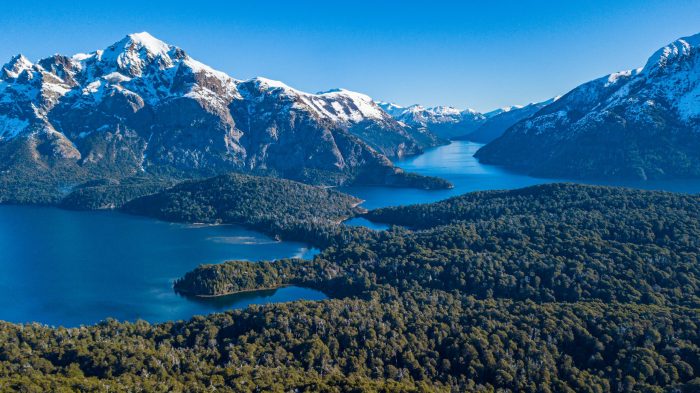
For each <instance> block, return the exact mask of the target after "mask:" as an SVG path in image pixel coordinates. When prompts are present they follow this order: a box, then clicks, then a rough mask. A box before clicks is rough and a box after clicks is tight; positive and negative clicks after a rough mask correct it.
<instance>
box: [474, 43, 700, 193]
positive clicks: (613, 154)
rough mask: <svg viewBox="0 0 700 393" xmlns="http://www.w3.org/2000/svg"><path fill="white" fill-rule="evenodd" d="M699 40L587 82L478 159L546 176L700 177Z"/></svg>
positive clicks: (520, 125)
mask: <svg viewBox="0 0 700 393" xmlns="http://www.w3.org/2000/svg"><path fill="white" fill-rule="evenodd" d="M699 91H700V35H694V36H691V37H685V38H681V39H678V40H676V41H675V42H673V43H671V44H669V45H667V46H665V47H663V48H661V49H659V50H658V51H657V52H656V53H654V54H653V55H652V56H651V57H650V58H649V60H648V61H647V63H646V65H645V66H644V67H642V68H639V69H636V70H629V71H623V72H617V73H613V74H610V75H607V76H604V77H602V78H599V79H596V80H593V81H591V82H588V83H585V84H583V85H581V86H579V87H577V88H575V89H573V90H572V91H570V92H569V93H567V94H566V95H564V96H563V97H561V98H560V99H559V100H557V101H556V102H554V103H552V104H551V105H548V106H546V107H544V108H543V109H542V110H540V111H539V112H537V113H536V115H534V116H532V117H530V118H528V119H525V120H522V121H520V122H519V123H517V124H516V125H514V126H513V127H511V128H510V129H509V130H508V131H507V132H506V133H505V134H504V135H503V136H502V137H500V138H498V139H496V140H494V141H493V142H491V143H490V144H488V145H486V146H484V147H483V148H482V149H481V150H479V151H478V152H477V153H476V157H477V158H478V159H479V160H480V161H482V162H484V163H488V164H497V165H503V166H506V167H508V168H510V169H513V170H517V171H520V172H524V173H528V174H532V175H536V176H545V177H565V178H575V179H601V178H608V179H678V178H681V179H682V178H697V177H700V109H699V108H700V94H699Z"/></svg>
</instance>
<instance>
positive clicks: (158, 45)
mask: <svg viewBox="0 0 700 393" xmlns="http://www.w3.org/2000/svg"><path fill="white" fill-rule="evenodd" d="M124 41H125V42H127V43H130V44H133V45H137V46H139V47H141V48H144V49H146V50H147V51H148V52H150V53H157V54H164V53H165V54H167V53H168V52H169V51H170V49H172V46H171V45H168V44H166V43H165V42H163V41H161V40H159V39H157V38H156V37H154V36H152V35H151V34H150V33H148V32H146V31H143V32H141V33H132V34H129V35H127V36H126V37H124V39H123V40H122V41H120V42H124Z"/></svg>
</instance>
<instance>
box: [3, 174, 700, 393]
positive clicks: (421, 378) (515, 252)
mask: <svg viewBox="0 0 700 393" xmlns="http://www.w3.org/2000/svg"><path fill="white" fill-rule="evenodd" d="M176 188H177V187H176ZM195 195H196V193H195ZM176 200H180V199H179V198H178V199H176ZM178 211H179V210H178ZM320 214H321V216H322V217H323V214H324V213H320ZM193 217H198V216H193ZM205 217H217V216H216V215H214V216H211V215H205ZM326 217H327V218H328V217H331V216H326ZM368 217H369V218H372V219H374V220H381V221H385V222H389V223H394V224H400V225H404V226H408V227H410V228H413V229H406V228H402V227H393V228H392V229H390V230H388V231H383V232H373V231H369V230H366V229H362V228H344V229H342V227H341V226H337V225H325V226H319V227H313V226H309V227H308V228H315V229H314V230H319V231H320V232H321V234H319V235H317V236H318V237H319V238H320V237H324V238H325V239H327V242H326V244H327V247H326V248H325V250H324V251H323V253H322V254H321V255H319V256H317V257H316V258H314V260H312V261H302V260H280V261H275V262H260V263H251V262H227V263H225V264H221V265H203V266H200V267H199V268H197V269H196V270H194V271H192V272H190V273H188V274H187V275H186V276H185V277H183V278H182V279H181V280H179V281H178V282H177V284H176V287H177V289H178V290H179V291H181V292H185V293H188V294H195V295H218V294H225V293H230V292H235V291H242V290H251V289H255V288H267V287H276V286H280V285H286V284H297V285H305V286H309V287H314V288H319V289H322V290H323V291H324V292H326V293H327V294H328V295H329V296H330V297H331V299H329V300H326V301H321V302H292V303H283V304H275V305H269V306H252V307H249V308H247V309H245V310H236V311H230V312H227V313H224V314H215V315H210V316H207V317H195V318H193V319H192V320H190V321H188V322H170V323H164V324H159V325H148V324H146V323H142V322H139V323H136V324H130V323H117V322H114V321H107V322H105V323H103V324H100V325H97V326H92V327H86V328H78V329H62V328H59V329H52V328H47V327H41V326H37V325H24V326H20V325H12V324H4V325H1V326H0V380H2V381H3V382H2V383H3V384H4V385H2V386H3V388H5V387H9V390H21V389H24V390H25V391H32V389H34V390H37V391H40V390H42V389H43V390H48V389H56V390H57V389H58V387H64V388H66V389H73V390H80V389H82V390H90V389H92V390H94V391H100V390H106V389H105V386H107V385H109V386H111V387H113V389H112V390H118V389H124V390H144V391H204V390H206V389H214V388H215V389H217V390H218V391H233V392H260V391H280V392H286V391H301V392H365V391H368V392H408V391H416V392H421V391H424V392H428V391H430V392H432V391H445V392H447V391H450V392H494V391H503V392H626V391H638V392H669V393H670V392H694V391H697V387H698V386H699V385H700V383H698V381H699V380H698V373H699V372H700V289H699V288H700V285H699V283H700V281H699V280H700V268H699V266H700V263H699V261H698V254H699V253H700V247H699V246H698V242H699V240H698V238H699V236H700V199H699V198H698V197H696V196H684V195H673V194H668V193H661V192H642V191H633V190H625V189H616V188H604V187H590V186H578V185H566V184H555V185H545V186H537V187H531V188H527V189H522V190H514V191H495V192H482V193H473V194H467V195H465V196H461V197H457V198H452V199H450V200H447V201H443V202H438V203H434V204H428V205H416V206H407V207H398V208H388V209H380V210H376V211H373V212H370V213H369V214H368ZM308 228H307V230H309V229H308ZM129 388H131V389H129Z"/></svg>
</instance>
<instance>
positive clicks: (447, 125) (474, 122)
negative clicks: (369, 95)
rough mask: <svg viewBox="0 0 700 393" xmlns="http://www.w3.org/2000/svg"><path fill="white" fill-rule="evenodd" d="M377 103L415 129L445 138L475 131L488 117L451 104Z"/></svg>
mask: <svg viewBox="0 0 700 393" xmlns="http://www.w3.org/2000/svg"><path fill="white" fill-rule="evenodd" d="M377 105H379V107H381V108H382V109H383V110H384V111H385V112H386V113H388V114H390V115H391V116H392V117H394V118H395V119H396V120H398V121H400V122H401V123H403V124H406V125H408V126H410V127H412V128H415V129H422V130H427V131H429V132H430V133H432V134H435V135H437V136H439V137H441V138H444V139H452V138H456V137H461V136H465V135H467V134H469V133H470V132H472V131H474V130H475V129H476V128H477V127H478V126H479V124H481V122H483V121H484V120H485V119H486V118H485V117H484V115H482V114H481V113H479V112H476V111H474V110H472V109H465V110H459V109H457V108H454V107H451V106H435V107H424V106H421V105H411V106H408V107H402V106H400V105H397V104H393V103H388V102H381V101H378V102H377Z"/></svg>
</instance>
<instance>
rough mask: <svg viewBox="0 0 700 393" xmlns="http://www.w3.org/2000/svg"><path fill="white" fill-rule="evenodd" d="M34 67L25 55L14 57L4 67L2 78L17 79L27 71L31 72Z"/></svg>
mask: <svg viewBox="0 0 700 393" xmlns="http://www.w3.org/2000/svg"><path fill="white" fill-rule="evenodd" d="M33 66H34V64H32V62H31V61H29V59H27V58H26V57H25V56H24V55H23V54H21V53H20V54H18V55H15V56H13V57H12V58H11V59H10V61H8V62H7V64H5V65H4V66H2V77H8V78H12V79H15V78H17V77H18V76H19V74H21V73H22V72H23V71H25V70H29V69H31V68H32V67H33Z"/></svg>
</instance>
